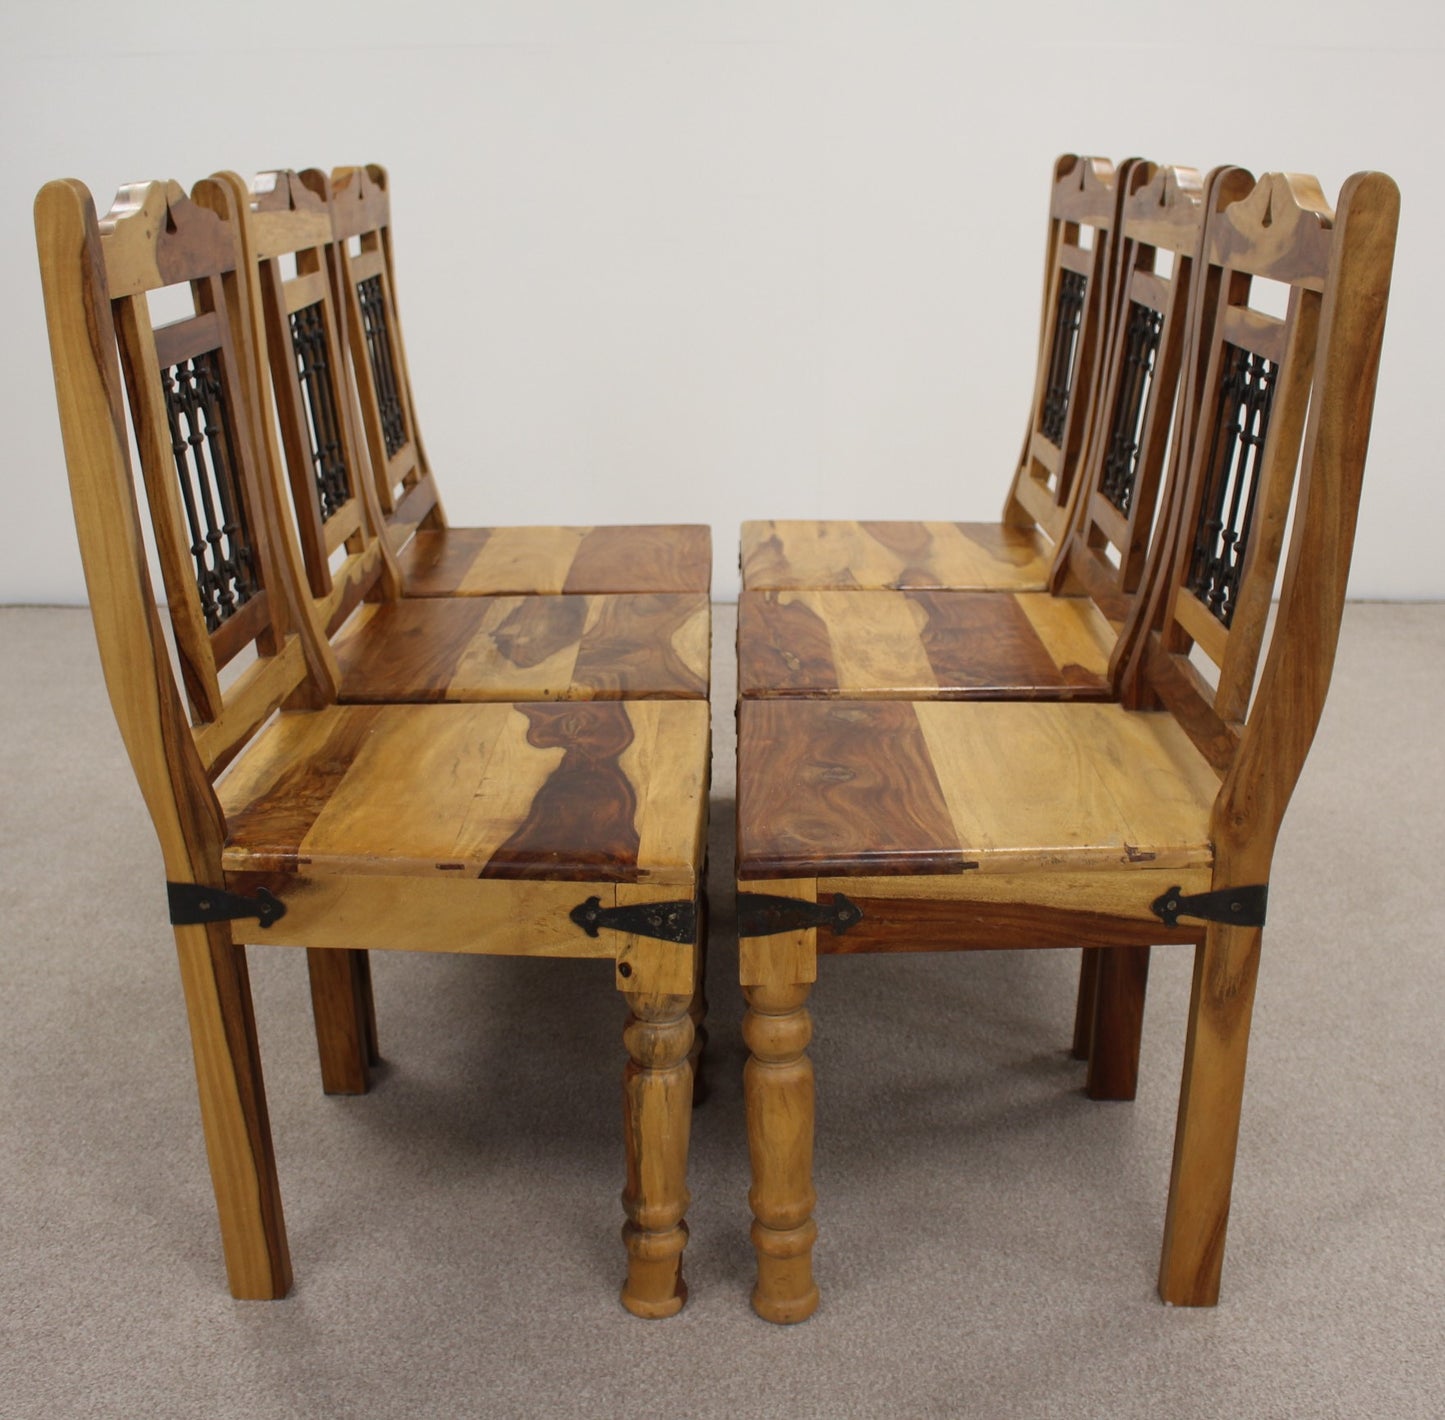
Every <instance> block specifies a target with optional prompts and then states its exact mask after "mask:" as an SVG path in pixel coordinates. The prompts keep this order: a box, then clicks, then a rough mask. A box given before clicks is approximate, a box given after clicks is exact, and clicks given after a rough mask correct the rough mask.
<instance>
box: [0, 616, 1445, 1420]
mask: <svg viewBox="0 0 1445 1420" xmlns="http://www.w3.org/2000/svg"><path fill="white" fill-rule="evenodd" d="M718 611H719V615H718V624H717V628H716V638H715V639H716V645H717V652H718V654H717V661H718V665H717V674H716V687H717V698H716V713H715V735H716V741H717V754H716V765H715V795H714V802H713V831H712V871H713V883H712V892H713V903H714V904H715V907H716V914H715V917H714V936H713V944H712V958H711V968H710V988H711V997H712V1016H711V1030H712V1047H711V1056H710V1071H711V1078H712V1083H713V1089H712V1095H711V1098H710V1099H709V1100H708V1101H707V1103H706V1104H704V1105H703V1106H702V1107H701V1109H700V1110H699V1112H698V1114H697V1115H696V1117H695V1120H694V1133H693V1151H692V1158H691V1165H690V1171H689V1182H690V1185H691V1188H692V1192H693V1198H694V1202H693V1206H692V1208H691V1210H690V1213H689V1221H690V1224H691V1227H692V1243H691V1245H690V1247H689V1248H688V1251H687V1254H686V1272H687V1276H688V1281H689V1285H690V1288H691V1300H690V1302H689V1303H688V1306H687V1308H686V1309H685V1310H684V1311H683V1313H682V1314H681V1315H680V1316H678V1317H676V1318H674V1319H672V1320H670V1321H664V1322H652V1323H648V1322H641V1321H638V1320H635V1319H634V1318H632V1317H630V1316H629V1315H628V1314H627V1313H626V1312H624V1311H623V1310H622V1308H621V1307H620V1306H619V1305H618V1302H617V1297H616V1293H617V1287H618V1285H619V1283H620V1281H621V1277H622V1265H623V1261H622V1259H623V1255H622V1247H621V1242H620V1239H619V1236H618V1234H619V1229H620V1226H621V1222H622V1211H621V1207H620V1205H619V1203H618V1193H619V1191H620V1189H621V1186H622V1156H621V1143H620V1131H619V1104H618V1093H619V1091H618V1085H619V1079H620V1073H621V1069H622V1063H623V1052H622V1046H621V1040H620V1031H621V1026H622V1020H623V1010H622V1005H621V1002H620V1000H619V998H618V997H617V994H616V992H615V991H614V990H613V988H612V984H611V973H610V972H609V971H608V970H607V969H606V968H605V967H604V966H603V964H601V963H596V962H562V961H555V962H554V961H521V960H508V959H504V958H487V957H472V958H466V957H446V956H425V955H420V954H418V955H412V954H409V953H405V952H396V953H375V954H374V955H373V963H374V970H375V977H376V996H377V1006H378V1012H379V1017H380V1032H381V1044H382V1050H383V1053H384V1055H385V1056H386V1060H387V1062H388V1063H387V1064H386V1066H385V1067H384V1068H383V1069H382V1071H381V1073H380V1078H379V1081H378V1083H377V1085H376V1087H375V1089H374V1090H373V1092H372V1093H371V1094H370V1095H368V1096H366V1097H364V1098H360V1099H328V1098H326V1097H325V1096H324V1095H323V1094H322V1093H321V1089H320V1084H319V1079H318V1072H317V1066H316V1060H315V1048H314V1042H313V1039H312V1035H311V1022H310V1008H309V998H308V993H307V984H306V964H305V958H304V955H303V954H302V953H300V952H296V951H286V950H282V949H271V950H264V949H262V950H257V949H253V950H252V952H251V954H250V956H251V971H252V980H253V986H254V991H255V996H256V1014H257V1019H258V1022H259V1031H260V1037H261V1046H262V1052H263V1056H264V1059H265V1068H266V1080H267V1087H268V1091H269V1098H270V1104H271V1116H272V1125H273V1129H274V1132H275V1138H276V1151H277V1156H278V1160H279V1167H280V1173H281V1184H282V1191H283V1196H284V1200H285V1207H286V1217H287V1223H288V1227H289V1231H290V1239H291V1249H292V1256H293V1261H294V1264H295V1270H296V1286H295V1288H294V1291H293V1293H292V1295H291V1296H290V1297H289V1298H288V1299H287V1300H285V1301H281V1302H249V1303H240V1302H235V1301H232V1300H231V1298H230V1297H229V1295H228V1293H227V1291H226V1286H225V1278H224V1274H223V1270H222V1264H221V1253H220V1246H219V1240H218V1237H217V1232H216V1224H215V1216H214V1212H213V1207H212V1200H211V1192H210V1185H209V1179H208V1176H207V1172H206V1165H205V1156H204V1151H203V1147H202V1143H201V1134H200V1125H199V1120H198V1112H197V1105H196V1097H195V1089H194V1082H193V1077H192V1072H191V1061H190V1049H189V1043H188V1040H187V1036H186V1028H185V1017H184V1011H183V1007H182V1002H181V991H180V984H179V980H178V977H177V973H176V969H175V961H174V951H173V947H172V943H171V938H170V933H169V929H168V927H167V925H166V916H165V899H164V891H163V888H162V872H161V865H160V856H159V852H158V850H157V847H156V843H155V839H154V835H153V834H152V832H151V829H150V825H149V822H148V820H147V817H146V814H145V810H144V808H143V806H142V803H141V799H140V796H139V793H138V791H137V790H136V787H135V783H134V780H133V778H132V776H131V773H130V769H129V766H128V764H127V763H126V761H125V758H124V754H123V752H122V749H121V745H120V740H119V736H118V734H117V732H116V730H115V726H114V721H113V719H112V717H111V714H110V709H109V705H108V703H107V701H106V698H105V693H104V688H103V686H102V683H101V678H100V672H99V665H98V661H97V658H96V654H95V648H94V642H93V639H92V635H91V630H90V623H89V617H88V615H87V614H86V613H85V612H84V611H73V610H35V609H15V608H10V609H4V610H0V661H3V665H4V667H5V673H4V676H3V679H0V717H3V724H4V730H5V732H4V735H3V737H0V783H3V785H4V790H3V795H0V1000H3V1006H0V1010H3V1030H0V1119H3V1130H0V1196H3V1200H4V1203H3V1220H4V1221H3V1233H0V1415H4V1416H16V1417H32V1416H35V1417H40V1416H44V1417H69V1416H90V1415H95V1416H145V1417H156V1420H159V1417H171V1416H178V1417H179V1416H187V1417H190V1416H204V1417H208V1420H225V1418H226V1417H231V1416H237V1417H239V1416H246V1417H251V1420H269V1417H289V1416H298V1417H299V1416H306V1417H317V1416H338V1417H339V1416H346V1417H352V1416H356V1417H372V1418H373V1420H385V1418H386V1417H393V1416H394V1417H415V1416H488V1417H491V1416H496V1417H511V1416H517V1417H522V1416H529V1417H530V1416H547V1417H569V1416H608V1417H610V1416H619V1417H620V1416H643V1415H648V1416H669V1415H675V1416H698V1417H706V1416H727V1417H730V1420H746V1418H747V1417H753V1416H758V1417H772V1416H778V1417H787V1420H805V1417H813V1416H818V1417H830V1420H843V1417H852V1416H860V1417H862V1416H867V1417H873V1416H890V1417H891V1416H900V1417H913V1416H917V1417H931V1416H989V1417H999V1416H1060V1417H1065V1416H1067V1417H1070V1420H1077V1417H1081V1416H1107V1417H1120V1420H1122V1417H1132V1416H1140V1417H1144V1416H1147V1417H1151V1420H1160V1417H1174V1416H1180V1417H1196V1416H1197V1417H1205V1416H1230V1417H1235V1416H1251V1417H1274V1416H1280V1417H1284V1416H1291V1417H1292V1416H1321V1417H1324V1416H1342V1417H1343V1416H1349V1417H1357V1416H1373V1417H1381V1416H1385V1417H1392V1416H1402V1417H1403V1416H1420V1417H1426V1416H1430V1417H1436V1416H1439V1415H1441V1414H1442V1413H1445V1342H1442V1340H1441V1319H1442V1316H1445V1181H1442V1162H1445V1088H1442V1086H1445V1011H1442V1002H1445V950H1442V948H1445V910H1442V907H1441V902H1440V897H1441V884H1442V879H1445V873H1442V865H1441V860H1440V858H1439V857H1437V854H1439V853H1441V852H1442V845H1445V793H1442V790H1445V773H1442V768H1445V764H1442V760H1445V752H1442V740H1441V733H1440V729H1439V721H1438V719H1437V716H1438V709H1437V707H1438V706H1439V705H1440V703H1441V701H1442V700H1445V606H1438V605H1432V606H1380V605H1352V606H1351V607H1350V608H1349V609H1348V611H1347V614H1346V619H1345V630H1344V636H1343V640H1342V643H1341V653H1340V660H1339V665H1338V668H1337V671H1336V676H1335V685H1334V689H1333V691H1332V694H1331V699H1330V704H1329V707H1328V709H1327V711H1326V714H1325V720H1324V724H1323V726H1322V728H1321V731H1320V734H1319V738H1318V740H1317V742H1316V745H1315V748H1314V752H1313V755H1312V757H1311V760H1310V763H1309V765H1308V766H1307V768H1306V770H1305V775H1304V779H1303V781H1302V783H1301V785H1300V788H1299V790H1298V792H1297V793H1296V795H1295V799H1294V804H1293V806H1292V808H1291V810H1290V814H1289V817H1288V819H1287V821H1286V823H1285V829H1284V833H1283V836H1282V839H1281V844H1280V849H1279V854H1278V857H1277V860H1276V867H1275V872H1274V878H1273V884H1272V887H1271V899H1270V926H1269V928H1268V929H1267V931H1266V935H1265V950H1264V958H1263V966H1262V970H1261V979H1260V986H1259V995H1258V1002H1257V1006H1256V1011H1255V1022H1254V1032H1253V1036H1252V1043H1251V1047H1250V1064H1249V1084H1248V1088H1247V1091H1246V1097H1245V1112H1244V1123H1243V1130H1242V1135H1241V1140H1240V1151H1239V1162H1238V1170H1237V1175H1236V1184H1235V1192H1234V1208H1233V1214H1232V1219H1231V1225H1230V1234H1229V1246H1228V1253H1227V1257H1226V1261H1225V1273H1224V1296H1223V1300H1222V1302H1221V1304H1220V1306H1219V1307H1218V1308H1216V1309H1213V1310H1207V1311H1184V1310H1174V1309H1170V1308H1166V1307H1164V1306H1163V1305H1161V1304H1160V1303H1159V1301H1158V1300H1157V1298H1156V1296H1155V1293H1154V1271H1155V1266H1156V1261H1157V1254H1158V1247H1159V1239H1160V1233H1161V1229H1162V1226H1163V1209H1164V1195H1165V1187H1166V1183H1167V1179H1168V1172H1169V1159H1170V1147H1171V1139H1172V1136H1173V1129H1174V1112H1175V1106H1176V1096H1177V1089H1178V1079H1179V1068H1180V1060H1181V1056H1182V1049H1183V1036H1184V1030H1183V1026H1184V1010H1185V1006H1186V1003H1187V996H1188V988H1189V975H1190V956H1191V954H1190V953H1189V952H1188V951H1187V950H1184V949H1179V948H1174V949H1161V950H1159V951H1157V952H1156V953H1155V954H1154V964H1153V969H1152V973H1151V979H1150V983H1149V1005H1148V1011H1147V1016H1146V1021H1145V1030H1144V1045H1143V1062H1142V1078H1141V1085H1140V1091H1139V1097H1138V1099H1137V1101H1135V1102H1134V1103H1133V1104H1096V1103H1091V1102H1090V1101H1089V1100H1087V1099H1086V1098H1085V1097H1084V1095H1083V1093H1082V1068H1081V1067H1080V1066H1079V1065H1077V1064H1076V1063H1075V1062H1073V1061H1072V1060H1070V1059H1069V1057H1068V1054H1067V1044H1068V1037H1069V1032H1070V1028H1071V1023H1072V1013H1073V993H1074V984H1075V978H1076V971H1077V956H1076V954H1075V953H1071V952H1055V953H1045V952H1037V953H978V954H972V955H966V956H952V957H944V956H937V957H930V956H907V957H894V958H866V957H860V958H830V959H827V960H825V961H823V963H822V970H821V973H820V975H821V979H820V981H819V983H818V986H817V989H816V990H815V992H814V995H813V1000H812V1005H813V1009H814V1016H815V1020H816V1024H817V1040H816V1046H815V1049H814V1052H813V1053H814V1060H815V1062H816V1065H817V1072H818V1153H817V1165H816V1177H817V1185H818V1192H819V1203H818V1211H817V1217H818V1223H819V1228H820V1236H819V1243H818V1250H817V1272H818V1278H819V1282H820V1285H821V1286H822V1288H823V1305H822V1307H821V1309H820V1311H819V1312H818V1314H817V1315H816V1316H815V1317H814V1318H813V1319H812V1320H811V1321H810V1322H808V1323H807V1324H806V1325H804V1326H800V1327H795V1328H791V1329H782V1328H775V1327H772V1326H769V1325H767V1324H766V1323H764V1322H761V1321H759V1320H757V1319H756V1318H755V1317H754V1316H753V1315H752V1312H751V1311H750V1309H749V1306H748V1293H749V1289H750V1286H751V1274H752V1255H751V1248H750V1245H749V1242H748V1222H749V1214H748V1210H747V1201H746V1194H747V1182H748V1168H747V1148H746V1135H745V1130H744V1124H743V1110H742V1090H741V1068H742V1062H743V1059H744V1052H743V1047H742V1044H741V1040H740V1036H739V1021H740V1018H741V1013H742V1000H741V994H740V992H739V991H738V988H737V985H736V965H737V956H736V938H735V935H734V924H733V921H732V914H731V910H730V905H729V901H730V895H731V882H730V875H731V840H732V830H733V766H732V750H733V746H732V714H731V706H732V695H733V690H732V686H733V681H732V675H731V667H730V665H729V661H730V657H731V651H732V640H733V638H732V622H731V616H732V608H729V607H721V608H719V609H718Z"/></svg>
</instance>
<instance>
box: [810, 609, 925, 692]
mask: <svg viewBox="0 0 1445 1420" xmlns="http://www.w3.org/2000/svg"><path fill="white" fill-rule="evenodd" d="M798 596H799V598H800V600H802V601H804V602H806V603H807V604H808V605H809V606H810V607H812V609H813V610H814V611H816V612H817V613H818V615H819V616H821V617H822V618H823V620H824V622H825V623H826V624H827V627H828V637H829V640H830V642H831V644H832V652H833V665H834V666H835V667H836V671H837V677H838V687H839V689H840V690H841V691H843V693H844V694H847V693H849V692H853V693H859V692H866V691H869V690H872V689H875V688H885V689H886V688H896V689H899V690H902V689H909V690H916V691H918V692H919V694H920V695H922V696H927V695H929V694H930V693H932V692H934V691H936V690H937V689H938V684H939V683H938V680H937V678H936V677H935V675H934V673H933V668H932V666H931V665H930V664H929V661H928V656H927V655H926V654H925V652H924V649H923V645H922V642H921V641H920V639H919V633H920V632H921V631H922V629H923V626H924V623H925V621H926V616H925V614H924V612H923V611H922V609H921V608H919V607H917V606H916V605H915V604H914V603H913V602H911V601H909V600H908V598H907V597H906V596H905V595H904V594H903V593H902V592H800V593H798ZM809 688H811V687H809Z"/></svg>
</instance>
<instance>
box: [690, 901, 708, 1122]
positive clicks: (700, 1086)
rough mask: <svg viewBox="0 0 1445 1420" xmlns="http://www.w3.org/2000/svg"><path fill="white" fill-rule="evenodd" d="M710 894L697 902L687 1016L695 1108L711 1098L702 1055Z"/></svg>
mask: <svg viewBox="0 0 1445 1420" xmlns="http://www.w3.org/2000/svg"><path fill="white" fill-rule="evenodd" d="M707 917H708V912H707V894H706V893H702V894H701V895H700V897H699V899H698V909H697V977H696V979H695V982H694V985H693V991H692V1003H691V1004H690V1005H689V1006H688V1008H687V1014H688V1016H689V1017H690V1018H691V1020H692V1050H691V1051H690V1052H689V1053H688V1057H687V1059H688V1064H689V1065H691V1066H692V1103H693V1108H696V1107H697V1106H698V1105H700V1104H701V1103H702V1102H703V1101H704V1100H705V1099H706V1098H707V1096H708V1089H709V1086H708V1082H707V1080H706V1079H705V1078H704V1076H703V1052H704V1051H705V1050H706V1049H707V1025H706V1021H707Z"/></svg>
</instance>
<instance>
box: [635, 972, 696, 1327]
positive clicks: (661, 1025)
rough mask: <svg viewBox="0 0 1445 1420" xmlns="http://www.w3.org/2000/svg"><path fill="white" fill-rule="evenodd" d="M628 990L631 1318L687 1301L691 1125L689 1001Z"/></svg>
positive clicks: (669, 1311)
mask: <svg viewBox="0 0 1445 1420" xmlns="http://www.w3.org/2000/svg"><path fill="white" fill-rule="evenodd" d="M626 994H627V1004H628V1006H629V1007H630V1009H631V1012H632V1014H631V1015H630V1016H629V1017H628V1019H627V1025H626V1026H625V1027H624V1029H623V1032H622V1039H623V1042H624V1043H625V1044H626V1046H627V1054H628V1057H629V1058H628V1062H627V1067H626V1069H625V1070H624V1072H623V1076H622V1127H623V1137H624V1139H625V1141H626V1147H627V1186H626V1188H625V1189H624V1190H623V1193H622V1206H623V1208H624V1209H625V1210H626V1213H627V1222H626V1223H625V1224H624V1225H623V1228H622V1240H623V1242H624V1243H625V1244H626V1246H627V1280H626V1281H625V1282H624V1283H623V1284H622V1305H623V1306H624V1307H626V1308H627V1310H628V1311H630V1312H632V1313H633V1314H634V1315H635V1316H641V1317H664V1316H672V1315H674V1314H675V1313H676V1312H679V1311H681V1310H682V1305H683V1303H684V1302H685V1301H686V1300H687V1284H686V1283H685V1282H684V1281H683V1280H682V1250H683V1248H685V1247H686V1246H687V1224H686V1222H684V1221H683V1215H684V1214H685V1213H686V1212H687V1205H688V1201H689V1199H688V1192H687V1145H688V1134H689V1131H690V1128H691V1124H692V1068H691V1066H690V1065H689V1064H688V1052H689V1051H690V1050H691V1049H692V1021H691V1019H690V1018H689V1016H688V1008H689V1006H690V1004H691V1001H690V998H689V997H687V996H671V995H664V994H661V993H656V992H641V991H637V992H628V993H626Z"/></svg>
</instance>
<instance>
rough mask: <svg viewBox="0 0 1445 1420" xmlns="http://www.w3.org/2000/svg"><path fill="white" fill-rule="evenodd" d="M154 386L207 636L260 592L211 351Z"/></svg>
mask: <svg viewBox="0 0 1445 1420" xmlns="http://www.w3.org/2000/svg"><path fill="white" fill-rule="evenodd" d="M161 383H162V384H163V385H164V387H165V395H166V419H167V422H168V423H169V425H170V432H171V451H172V452H173V453H174V455H175V460H176V474H177V476H178V477H179V479H180V484H181V502H182V503H183V504H184V506H185V510H186V526H187V530H188V532H189V533H190V538H191V557H192V559H193V560H194V561H195V564H196V589H197V591H199V592H200V595H201V611H202V613H203V614H204V616H205V618H206V629H207V630H208V631H214V630H216V628H217V627H219V626H220V624H221V623H222V622H223V621H226V620H227V619H229V618H230V617H232V616H234V615H235V614H236V613H237V612H238V611H239V610H240V609H241V608H242V607H243V606H245V604H246V603H247V602H248V601H250V600H251V598H252V597H254V596H255V595H256V593H257V592H259V591H260V590H261V584H260V579H259V578H258V577H257V575H256V557H255V553H254V551H253V550H252V542H251V532H250V529H249V527H248V526H247V523H246V508H245V504H244V502H243V501H242V498H241V490H240V486H239V485H238V483H237V481H236V468H237V464H236V450H235V445H234V443H233V442H232V438H231V427H230V420H229V416H228V413H227V410H226V392H225V389H224V387H223V386H222V384H221V372H220V363H219V361H218V359H217V356H216V352H215V351H214V350H212V351H208V352H207V353H206V354H204V355H197V356H196V357H195V358H194V359H191V360H182V361H181V362H180V363H179V364H178V365H171V366H167V367H163V369H162V371H161Z"/></svg>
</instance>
